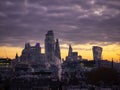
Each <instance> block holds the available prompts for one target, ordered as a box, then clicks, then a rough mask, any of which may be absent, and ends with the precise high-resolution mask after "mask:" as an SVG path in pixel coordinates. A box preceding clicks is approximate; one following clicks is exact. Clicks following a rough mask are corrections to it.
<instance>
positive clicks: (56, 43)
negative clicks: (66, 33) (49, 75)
mask: <svg viewBox="0 0 120 90" xmlns="http://www.w3.org/2000/svg"><path fill="white" fill-rule="evenodd" d="M55 56H56V57H58V58H59V59H61V54H60V46H59V40H58V39H56V42H55Z"/></svg>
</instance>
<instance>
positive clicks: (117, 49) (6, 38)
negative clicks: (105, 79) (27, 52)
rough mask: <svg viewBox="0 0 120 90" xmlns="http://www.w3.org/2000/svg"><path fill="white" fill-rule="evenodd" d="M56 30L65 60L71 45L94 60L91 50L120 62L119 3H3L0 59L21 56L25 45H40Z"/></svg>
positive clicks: (39, 0)
mask: <svg viewBox="0 0 120 90" xmlns="http://www.w3.org/2000/svg"><path fill="white" fill-rule="evenodd" d="M48 30H53V31H54V34H55V38H58V39H59V41H60V47H61V54H62V57H63V58H65V56H66V55H67V53H68V45H69V44H71V45H72V47H73V50H74V51H77V52H79V55H82V56H83V58H87V59H93V56H92V46H94V45H97V46H101V47H102V48H103V55H102V57H103V58H104V59H112V58H114V59H115V60H116V61H117V60H119V58H120V0H0V57H10V58H14V57H15V54H16V53H18V54H19V55H21V51H22V49H23V48H24V44H25V43H27V42H30V43H31V44H32V45H34V44H35V43H36V42H40V44H41V47H42V52H44V39H45V34H46V33H47V31H48Z"/></svg>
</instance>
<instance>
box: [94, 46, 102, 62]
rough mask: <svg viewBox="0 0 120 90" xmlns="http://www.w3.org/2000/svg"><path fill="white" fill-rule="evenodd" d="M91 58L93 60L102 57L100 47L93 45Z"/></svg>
mask: <svg viewBox="0 0 120 90" xmlns="http://www.w3.org/2000/svg"><path fill="white" fill-rule="evenodd" d="M92 49H93V58H94V61H95V62H96V61H99V60H101V59H102V47H99V46H93V48H92Z"/></svg>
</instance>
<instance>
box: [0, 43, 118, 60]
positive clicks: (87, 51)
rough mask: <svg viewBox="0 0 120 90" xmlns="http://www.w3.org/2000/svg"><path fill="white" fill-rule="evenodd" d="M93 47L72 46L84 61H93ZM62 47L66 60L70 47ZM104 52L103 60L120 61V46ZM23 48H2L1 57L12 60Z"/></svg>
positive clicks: (63, 56)
mask: <svg viewBox="0 0 120 90" xmlns="http://www.w3.org/2000/svg"><path fill="white" fill-rule="evenodd" d="M92 46H93V45H90V44H85V45H80V44H79V45H72V48H73V52H78V55H81V56H82V58H83V59H88V60H93V53H92ZM60 47H61V56H62V58H64V59H65V57H66V56H67V55H68V46H67V45H66V44H63V45H60ZM102 48H103V52H102V58H103V60H106V59H107V60H110V61H111V60H112V58H113V60H114V61H116V62H118V61H119V59H120V55H119V54H120V46H119V45H115V44H113V45H108V46H102ZM22 50H23V48H21V47H7V46H2V47H0V57H3V58H11V59H14V58H15V55H16V53H18V55H19V56H20V55H21V52H22ZM42 53H44V49H42Z"/></svg>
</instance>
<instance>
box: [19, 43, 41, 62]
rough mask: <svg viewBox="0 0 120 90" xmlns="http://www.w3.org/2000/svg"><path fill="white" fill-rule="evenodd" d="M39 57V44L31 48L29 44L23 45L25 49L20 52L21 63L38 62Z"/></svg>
mask: <svg viewBox="0 0 120 90" xmlns="http://www.w3.org/2000/svg"><path fill="white" fill-rule="evenodd" d="M40 56H41V47H40V44H39V43H36V45H35V46H31V45H30V43H26V44H25V48H24V49H23V51H22V55H21V60H22V61H38V60H40Z"/></svg>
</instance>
